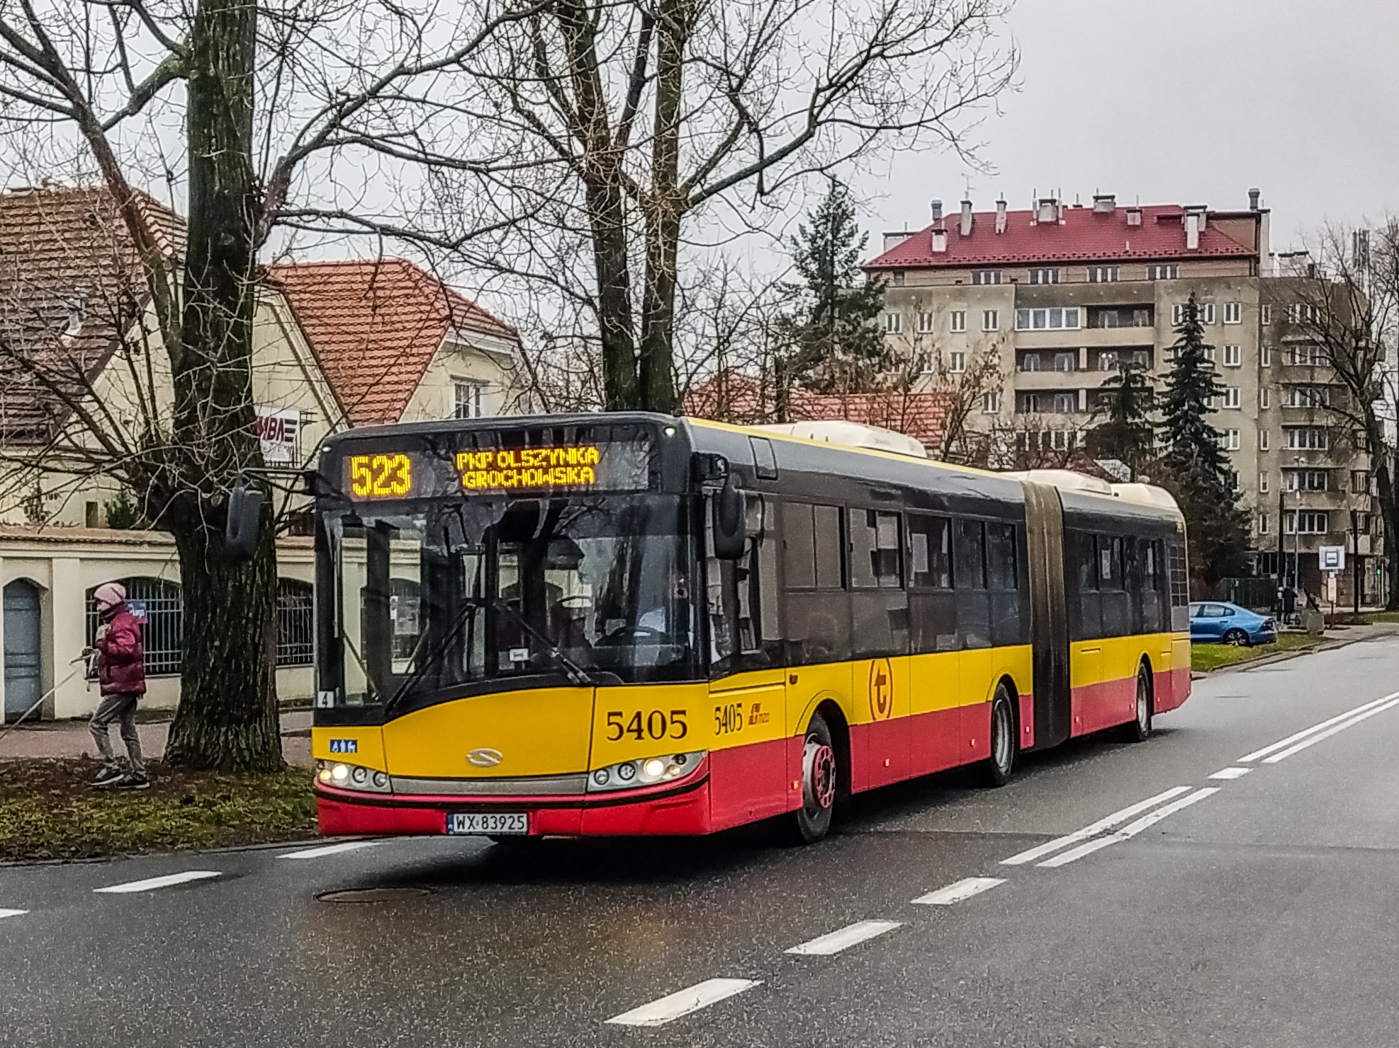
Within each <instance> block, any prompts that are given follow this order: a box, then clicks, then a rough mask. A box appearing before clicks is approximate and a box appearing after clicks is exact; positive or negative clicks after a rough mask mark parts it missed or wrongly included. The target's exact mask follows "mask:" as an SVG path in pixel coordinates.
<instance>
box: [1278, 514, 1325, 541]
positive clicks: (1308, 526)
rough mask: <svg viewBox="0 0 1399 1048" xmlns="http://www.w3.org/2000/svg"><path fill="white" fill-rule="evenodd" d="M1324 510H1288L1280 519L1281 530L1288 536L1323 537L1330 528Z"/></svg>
mask: <svg viewBox="0 0 1399 1048" xmlns="http://www.w3.org/2000/svg"><path fill="white" fill-rule="evenodd" d="M1329 517H1330V514H1328V513H1327V512H1326V511H1325V510H1317V509H1304V510H1288V511H1287V512H1285V513H1284V514H1283V517H1282V530H1283V531H1284V532H1286V533H1287V534H1288V535H1325V534H1326V533H1327V532H1328V531H1330V530H1331V528H1330V526H1329V525H1330V523H1331V522H1330V520H1329V519H1328V518H1329Z"/></svg>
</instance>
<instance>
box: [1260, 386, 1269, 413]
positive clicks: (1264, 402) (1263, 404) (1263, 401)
mask: <svg viewBox="0 0 1399 1048" xmlns="http://www.w3.org/2000/svg"><path fill="white" fill-rule="evenodd" d="M1271 401H1272V397H1271V396H1270V395H1269V392H1268V387H1267V386H1264V387H1263V388H1262V389H1260V390H1259V391H1258V406H1259V407H1260V408H1263V409H1265V410H1266V409H1267V408H1268V407H1269V406H1271Z"/></svg>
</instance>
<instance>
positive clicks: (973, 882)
mask: <svg viewBox="0 0 1399 1048" xmlns="http://www.w3.org/2000/svg"><path fill="white" fill-rule="evenodd" d="M998 884H1005V878H1004V877H967V878H964V879H963V880H960V881H957V882H956V883H955V884H949V885H948V886H947V887H946V888H939V889H938V890H937V891H935V892H929V893H928V894H927V895H920V896H918V898H916V899H914V900H913V901H914V902H915V903H918V904H920V905H923V906H951V905H952V904H953V903H957V902H961V901H962V900H963V899H970V898H971V897H972V896H973V895H980V894H981V893H982V892H984V891H989V890H991V889H992V888H994V887H995V886H996V885H998Z"/></svg>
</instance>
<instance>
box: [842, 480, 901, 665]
mask: <svg viewBox="0 0 1399 1048" xmlns="http://www.w3.org/2000/svg"><path fill="white" fill-rule="evenodd" d="M848 522H849V527H850V591H851V592H850V619H851V626H852V630H853V634H854V654H855V656H856V657H857V658H872V657H876V656H881V655H903V654H905V653H907V651H908V600H907V598H906V597H905V595H904V592H903V557H902V555H901V549H900V542H899V535H900V532H901V531H902V528H901V527H900V526H899V515H898V514H897V513H886V512H884V511H881V510H874V509H855V508H852V509H851V510H850V511H849V516H848Z"/></svg>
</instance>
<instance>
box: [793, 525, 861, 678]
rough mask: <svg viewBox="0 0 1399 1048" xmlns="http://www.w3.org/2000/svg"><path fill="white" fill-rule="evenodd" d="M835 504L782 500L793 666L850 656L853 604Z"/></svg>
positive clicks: (831, 660)
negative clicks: (848, 596) (847, 591)
mask: <svg viewBox="0 0 1399 1048" xmlns="http://www.w3.org/2000/svg"><path fill="white" fill-rule="evenodd" d="M841 516H842V513H841V511H840V509H839V507H836V506H812V505H807V504H805V503H796V502H784V503H782V538H783V543H782V545H783V555H782V566H783V576H784V577H783V583H784V590H785V592H784V596H785V607H784V611H785V619H786V627H787V628H786V633H787V637H786V640H787V645H788V654H787V662H788V663H789V664H790V665H800V664H803V663H812V662H837V661H840V660H842V659H848V658H849V657H850V604H849V602H848V600H847V599H846V596H845V593H844V570H845V566H844V562H845V558H844V556H843V546H844V543H843V542H842V535H841V526H840V518H841Z"/></svg>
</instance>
